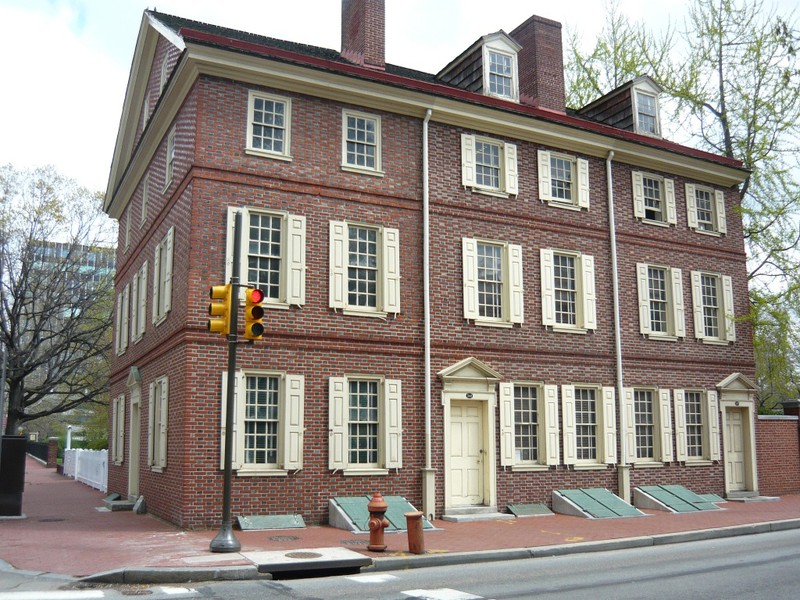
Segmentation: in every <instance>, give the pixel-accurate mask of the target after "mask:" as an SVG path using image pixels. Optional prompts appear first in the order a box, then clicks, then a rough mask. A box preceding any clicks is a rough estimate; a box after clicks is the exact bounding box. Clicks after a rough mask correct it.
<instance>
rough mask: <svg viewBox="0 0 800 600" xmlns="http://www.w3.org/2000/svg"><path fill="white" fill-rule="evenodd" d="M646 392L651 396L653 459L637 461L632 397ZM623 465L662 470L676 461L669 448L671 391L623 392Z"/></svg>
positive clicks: (642, 387) (629, 390)
mask: <svg viewBox="0 0 800 600" xmlns="http://www.w3.org/2000/svg"><path fill="white" fill-rule="evenodd" d="M637 391H649V392H651V393H652V394H653V457H652V458H639V457H638V456H637V450H638V444H637V441H636V440H637V438H636V410H635V393H636V392H637ZM622 393H623V399H622V413H623V414H624V419H623V421H624V425H625V427H624V429H623V430H622V462H623V463H625V464H628V463H633V464H635V465H637V466H661V465H663V464H665V463H670V462H672V461H673V460H674V459H675V454H674V452H673V447H672V431H673V430H672V406H671V403H670V391H669V390H668V389H658V388H654V387H648V386H637V387H635V388H634V387H630V388H623V390H622Z"/></svg>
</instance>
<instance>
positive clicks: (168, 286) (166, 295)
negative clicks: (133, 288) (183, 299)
mask: <svg viewBox="0 0 800 600" xmlns="http://www.w3.org/2000/svg"><path fill="white" fill-rule="evenodd" d="M174 245H175V228H174V227H170V228H169V230H168V231H167V235H165V236H164V238H163V239H162V240H161V241H160V242H159V243H158V244H157V245H156V250H155V258H154V259H153V323H154V324H155V325H158V324H160V323H161V322H162V321H163V320H164V319H166V318H167V314H168V313H169V311H170V310H171V309H172V262H173V261H172V256H173V254H174V252H173V248H174Z"/></svg>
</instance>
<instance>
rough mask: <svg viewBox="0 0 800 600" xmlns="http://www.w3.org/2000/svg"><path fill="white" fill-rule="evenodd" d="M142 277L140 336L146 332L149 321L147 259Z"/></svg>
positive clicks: (140, 288) (143, 266)
mask: <svg viewBox="0 0 800 600" xmlns="http://www.w3.org/2000/svg"><path fill="white" fill-rule="evenodd" d="M140 277H141V279H140V281H139V299H138V300H137V302H139V331H138V332H137V333H138V336H139V337H141V336H143V335H144V332H145V328H146V326H145V323H147V261H144V264H143V265H142V270H141V275H140Z"/></svg>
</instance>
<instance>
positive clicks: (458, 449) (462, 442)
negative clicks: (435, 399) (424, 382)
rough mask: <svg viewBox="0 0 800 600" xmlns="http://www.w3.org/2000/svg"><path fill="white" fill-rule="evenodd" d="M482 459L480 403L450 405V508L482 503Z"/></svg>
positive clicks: (481, 410) (454, 403)
mask: <svg viewBox="0 0 800 600" xmlns="http://www.w3.org/2000/svg"><path fill="white" fill-rule="evenodd" d="M484 456H485V453H484V447H483V405H482V403H480V402H453V403H451V406H450V474H449V475H450V485H449V486H448V490H449V492H450V505H451V506H475V505H481V504H483V501H484Z"/></svg>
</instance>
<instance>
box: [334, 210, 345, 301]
mask: <svg viewBox="0 0 800 600" xmlns="http://www.w3.org/2000/svg"><path fill="white" fill-rule="evenodd" d="M330 232H331V249H330V252H331V256H330V269H331V274H330V307H331V308H337V309H344V308H346V307H347V223H345V222H344V221H331V228H330Z"/></svg>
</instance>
